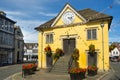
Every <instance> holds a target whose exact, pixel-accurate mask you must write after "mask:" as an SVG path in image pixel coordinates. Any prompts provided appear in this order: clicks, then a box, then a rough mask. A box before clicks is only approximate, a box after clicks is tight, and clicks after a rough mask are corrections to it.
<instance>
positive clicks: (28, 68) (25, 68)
mask: <svg viewBox="0 0 120 80" xmlns="http://www.w3.org/2000/svg"><path fill="white" fill-rule="evenodd" d="M36 70H37V64H35V63H31V64H23V65H22V75H23V76H25V75H29V74H33V73H34V71H36Z"/></svg>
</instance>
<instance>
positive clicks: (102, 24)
mask: <svg viewBox="0 0 120 80" xmlns="http://www.w3.org/2000/svg"><path fill="white" fill-rule="evenodd" d="M100 26H101V28H102V61H103V71H104V70H105V69H104V36H103V27H104V22H102V23H101V24H100Z"/></svg>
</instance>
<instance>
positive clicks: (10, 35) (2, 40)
mask: <svg viewBox="0 0 120 80" xmlns="http://www.w3.org/2000/svg"><path fill="white" fill-rule="evenodd" d="M15 23H16V22H15V21H13V20H11V19H9V18H8V17H6V13H4V12H3V11H0V65H4V64H12V63H13V59H14V58H13V54H14V25H15Z"/></svg>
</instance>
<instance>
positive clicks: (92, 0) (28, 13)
mask: <svg viewBox="0 0 120 80" xmlns="http://www.w3.org/2000/svg"><path fill="white" fill-rule="evenodd" d="M66 3H69V4H70V5H71V6H72V7H73V8H74V9H76V10H83V9H86V8H91V9H93V10H96V11H98V12H103V13H105V14H108V15H110V16H113V20H112V24H111V28H110V30H109V41H110V42H120V28H119V27H120V0H0V11H4V12H5V13H6V14H7V15H6V16H7V17H8V18H10V19H12V20H14V21H16V25H17V26H20V27H21V30H22V32H23V35H24V41H25V42H27V43H28V42H31V43H34V42H37V41H38V32H37V31H36V30H34V28H35V27H38V26H39V25H41V24H43V23H44V22H47V21H48V20H50V19H52V18H54V17H55V16H57V14H59V12H60V11H61V10H62V9H63V7H64V6H65V4H66Z"/></svg>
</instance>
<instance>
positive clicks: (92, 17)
mask: <svg viewBox="0 0 120 80" xmlns="http://www.w3.org/2000/svg"><path fill="white" fill-rule="evenodd" d="M77 12H78V14H80V15H81V16H82V17H83V18H85V20H88V19H89V22H90V21H96V20H105V19H109V20H110V22H109V25H110V24H111V21H112V18H113V17H112V16H109V15H107V14H103V13H100V12H97V11H95V10H92V9H90V8H87V9H84V10H80V11H77ZM55 19H56V17H55V18H53V19H51V20H49V21H48V22H46V23H44V24H42V25H40V26H38V27H36V28H35V29H36V30H39V29H45V28H51V25H52V23H53V22H54V20H55Z"/></svg>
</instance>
